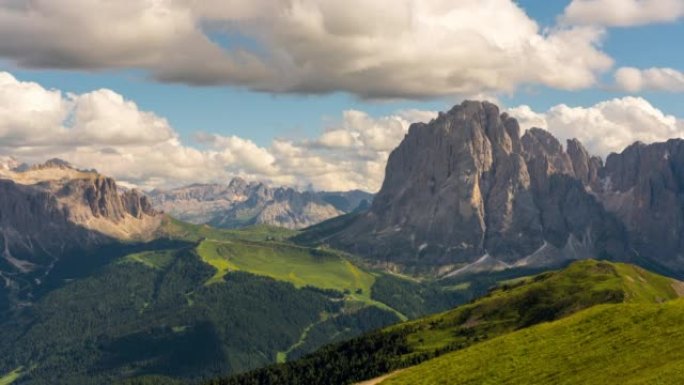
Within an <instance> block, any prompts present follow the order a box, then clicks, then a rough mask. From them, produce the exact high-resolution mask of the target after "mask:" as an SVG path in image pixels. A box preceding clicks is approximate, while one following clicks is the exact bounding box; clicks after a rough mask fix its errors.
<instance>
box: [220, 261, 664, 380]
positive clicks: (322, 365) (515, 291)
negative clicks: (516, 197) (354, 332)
mask: <svg viewBox="0 0 684 385" xmlns="http://www.w3.org/2000/svg"><path fill="white" fill-rule="evenodd" d="M676 284H677V283H676V282H675V281H673V280H671V279H669V278H666V277H662V276H659V275H656V274H652V273H650V272H647V271H645V270H643V269H641V268H638V267H635V266H630V265H624V264H613V263H608V262H597V261H581V262H576V263H574V264H573V265H571V266H569V267H568V268H566V269H564V270H562V271H558V272H549V273H543V274H540V275H536V276H534V277H529V278H526V279H518V280H515V281H509V283H507V284H504V285H503V286H501V287H500V288H498V289H496V290H493V291H492V292H491V293H490V294H489V295H487V296H486V297H484V298H481V299H479V300H476V301H474V302H472V303H470V304H468V305H463V306H460V307H458V308H456V309H454V310H451V311H448V312H445V313H441V314H437V315H434V316H430V317H427V318H423V319H420V320H416V321H412V322H407V323H403V324H399V325H396V326H392V327H389V328H386V329H383V330H381V331H378V332H374V333H371V334H368V335H366V336H363V337H360V338H357V339H353V340H351V341H347V342H344V343H341V344H336V345H331V346H328V347H325V348H323V349H321V350H320V351H318V352H316V353H315V354H313V355H310V356H307V357H305V358H303V359H302V360H299V361H296V362H291V363H288V364H286V365H279V366H272V367H269V368H265V369H261V370H257V371H254V372H251V373H247V374H244V375H238V376H235V377H233V378H229V379H224V380H216V381H214V382H212V384H242V385H247V384H261V385H265V384H309V385H315V384H330V383H334V384H351V383H355V382H358V381H362V380H366V379H370V378H373V377H376V376H379V375H382V374H385V373H389V372H391V371H393V370H396V369H400V368H405V367H409V366H412V365H415V364H417V363H420V362H424V361H426V360H429V359H432V358H434V357H437V356H440V355H443V354H445V353H448V352H451V351H457V350H461V349H465V348H468V347H469V346H472V345H475V344H478V343H481V342H483V341H487V340H490V339H492V338H496V337H498V336H502V335H506V334H508V333H511V332H514V331H516V330H520V329H523V328H526V327H529V326H532V325H536V324H539V323H543V322H546V321H553V320H557V319H561V318H563V317H566V316H568V315H571V314H573V313H576V312H578V311H580V310H583V309H587V308H590V307H592V306H595V305H599V304H605V303H638V304H642V303H645V304H652V303H659V302H663V301H666V300H670V299H673V298H677V292H676V290H675V287H674V285H676ZM437 383H439V382H437Z"/></svg>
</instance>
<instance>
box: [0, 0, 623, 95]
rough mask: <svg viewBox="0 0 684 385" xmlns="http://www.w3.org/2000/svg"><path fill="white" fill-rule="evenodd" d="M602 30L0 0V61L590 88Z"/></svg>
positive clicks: (244, 7)
mask: <svg viewBox="0 0 684 385" xmlns="http://www.w3.org/2000/svg"><path fill="white" fill-rule="evenodd" d="M602 34H603V32H602V30H601V29H597V28H594V27H558V28H554V29H551V30H549V31H542V30H540V28H539V26H538V25H537V23H536V22H535V21H534V20H532V19H531V18H529V17H528V16H527V15H526V14H525V12H524V11H523V10H522V9H521V8H520V7H519V6H518V5H517V4H516V3H515V2H514V1H512V0H463V1H444V0H424V1H412V0H376V1H366V0H350V1H346V2H340V1H337V0H271V1H266V0H257V1H255V0H230V1H217V0H211V1H184V0H144V1H141V0H120V1H109V2H103V1H97V0H64V1H60V2H55V1H54V0H28V1H25V2H4V3H2V4H0V36H3V39H0V56H1V57H5V58H8V59H11V60H13V61H15V62H16V63H18V64H19V65H21V66H26V67H50V68H78V69H101V68H108V69H111V68H141V69H144V70H146V71H147V72H148V73H149V74H150V75H151V76H152V77H154V78H156V79H158V80H161V81H168V82H183V83H188V84H207V85H208V84H230V85H238V86H246V87H249V88H251V89H255V90H262V91H269V92H296V93H322V92H334V91H347V92H350V93H353V94H356V95H360V96H362V97H371V98H375V97H377V98H392V97H432V96H440V95H454V94H458V95H466V94H477V93H482V92H488V93H491V92H493V93H496V92H502V91H503V92H510V91H513V90H515V89H516V88H517V87H519V86H520V85H523V84H543V85H546V86H550V87H555V88H561V89H578V88H583V87H589V86H591V85H593V84H594V83H595V82H596V76H597V73H600V72H602V71H605V70H607V69H608V68H610V66H611V65H612V60H611V59H610V58H609V57H608V56H607V55H605V54H604V53H603V52H601V51H600V49H599V48H598V45H599V44H600V40H601V38H602ZM217 37H219V38H218V39H217ZM236 37H237V38H236ZM221 40H223V41H225V40H229V41H230V42H231V43H230V44H228V45H226V44H223V45H221V44H218V43H216V41H221ZM245 41H246V42H248V43H244V42H245ZM228 46H229V47H228ZM93 47H96V49H94V48H93Z"/></svg>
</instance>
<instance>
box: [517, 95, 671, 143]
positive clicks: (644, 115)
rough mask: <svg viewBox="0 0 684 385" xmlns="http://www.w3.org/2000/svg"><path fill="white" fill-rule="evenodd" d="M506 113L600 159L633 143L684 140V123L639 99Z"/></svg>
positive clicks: (527, 108)
mask: <svg viewBox="0 0 684 385" xmlns="http://www.w3.org/2000/svg"><path fill="white" fill-rule="evenodd" d="M508 112H509V113H510V114H511V115H512V116H514V117H515V118H517V119H518V121H519V123H520V126H521V127H522V128H523V129H527V128H530V127H539V128H544V129H547V130H549V131H550V132H551V133H553V134H554V135H555V136H557V137H558V138H559V139H560V140H562V141H565V140H567V139H571V138H577V139H579V140H580V141H581V142H582V143H583V144H584V145H585V146H586V147H587V149H588V150H589V152H591V153H593V154H596V155H602V156H606V155H607V154H609V153H611V152H620V151H622V150H623V149H624V148H625V147H627V146H628V145H630V144H632V143H634V142H636V141H641V142H644V143H652V142H658V141H665V140H667V139H670V138H684V121H682V120H681V119H677V118H676V117H674V116H672V115H667V114H665V113H663V112H662V111H660V110H659V109H657V108H656V107H654V106H653V105H651V104H650V103H649V102H648V101H647V100H645V99H643V98H638V97H624V98H620V99H612V100H608V101H604V102H600V103H597V104H595V105H593V106H591V107H570V106H567V105H565V104H559V105H557V106H554V107H551V108H550V109H549V110H548V111H546V112H534V111H533V110H532V109H531V108H530V107H529V106H520V107H516V108H511V109H509V110H508Z"/></svg>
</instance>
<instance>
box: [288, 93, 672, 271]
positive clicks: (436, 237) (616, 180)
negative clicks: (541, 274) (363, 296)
mask: <svg viewBox="0 0 684 385" xmlns="http://www.w3.org/2000/svg"><path fill="white" fill-rule="evenodd" d="M520 131H521V130H520V127H519V125H518V122H517V121H516V120H515V119H514V118H512V117H510V116H508V115H507V114H505V113H503V114H502V113H501V112H500V111H499V108H498V107H497V106H496V105H494V104H492V103H488V102H477V101H465V102H463V103H462V104H460V105H457V106H455V107H454V108H452V109H451V110H450V111H448V112H446V113H440V114H439V116H438V117H437V118H436V119H434V120H432V121H431V122H429V123H416V124H413V125H412V126H411V127H410V129H409V132H408V134H407V135H406V137H405V138H404V140H403V141H402V142H401V144H400V145H399V147H397V148H396V149H395V150H394V151H393V152H392V154H391V155H390V157H389V161H388V164H387V168H386V174H385V180H384V183H383V185H382V189H381V190H380V192H379V193H378V194H377V196H376V198H375V200H374V201H373V204H372V206H371V208H370V209H369V210H368V211H366V212H364V213H361V214H359V215H356V216H354V217H347V218H344V219H343V220H337V221H332V222H328V223H324V224H322V225H320V226H318V227H316V228H313V229H311V230H310V231H309V232H308V233H305V234H304V235H302V236H301V237H300V240H302V241H314V242H319V243H329V244H331V245H333V246H335V247H340V248H343V249H346V250H348V251H351V252H355V253H359V254H361V255H365V256H368V257H370V258H371V259H372V260H375V261H377V262H378V263H381V264H385V265H386V266H390V267H393V268H402V269H406V268H409V269H410V268H412V267H415V268H418V269H425V268H426V267H427V268H429V269H431V270H432V271H433V272H436V273H438V274H441V275H458V274H465V273H474V272H478V271H492V270H503V269H508V268H515V267H529V268H537V267H548V266H554V265H559V264H562V263H564V262H565V261H567V260H573V259H586V258H604V259H606V258H607V259H620V260H637V261H640V262H641V263H644V264H654V265H656V266H665V267H666V268H667V269H669V270H670V271H675V272H679V273H681V272H684V270H682V268H681V266H682V265H681V263H679V262H680V259H681V258H682V257H681V256H680V255H681V251H682V245H681V244H680V242H679V239H681V238H682V237H681V236H682V235H684V215H683V214H682V212H683V211H682V208H684V201H683V200H682V198H681V194H680V192H681V191H682V189H684V141H681V140H670V141H668V142H667V143H658V144H653V145H644V144H641V143H636V144H634V145H632V146H630V147H629V148H627V149H626V150H625V151H624V152H623V153H621V154H611V156H609V157H608V159H607V162H606V164H605V165H604V164H603V162H602V160H601V159H600V158H599V157H595V156H590V155H589V153H588V152H587V150H586V149H585V148H584V146H583V145H582V144H581V143H580V142H579V141H577V140H574V139H573V140H568V141H567V143H566V146H565V147H564V146H563V145H562V144H561V143H560V142H559V141H558V140H557V139H556V138H555V137H554V136H553V135H551V134H550V133H549V132H548V131H545V130H542V129H538V128H533V129H530V130H527V131H526V132H525V133H524V134H522V135H521V132H520ZM663 228H668V229H671V230H670V231H662V229H663Z"/></svg>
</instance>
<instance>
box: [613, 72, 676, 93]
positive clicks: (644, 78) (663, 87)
mask: <svg viewBox="0 0 684 385" xmlns="http://www.w3.org/2000/svg"><path fill="white" fill-rule="evenodd" d="M615 84H616V85H617V86H618V87H619V88H620V89H622V90H624V91H627V92H640V91H643V90H649V91H668V92H684V72H681V71H677V70H675V69H673V68H648V69H644V70H641V69H638V68H633V67H622V68H620V69H618V70H617V71H616V72H615Z"/></svg>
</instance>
